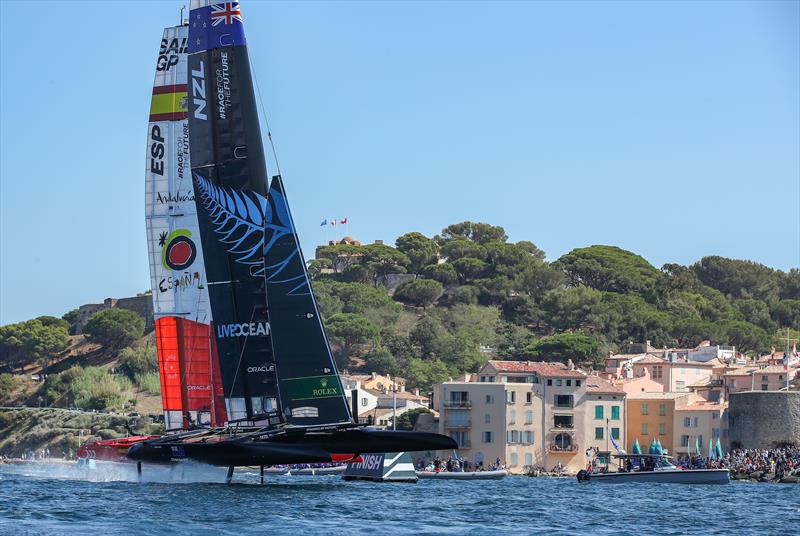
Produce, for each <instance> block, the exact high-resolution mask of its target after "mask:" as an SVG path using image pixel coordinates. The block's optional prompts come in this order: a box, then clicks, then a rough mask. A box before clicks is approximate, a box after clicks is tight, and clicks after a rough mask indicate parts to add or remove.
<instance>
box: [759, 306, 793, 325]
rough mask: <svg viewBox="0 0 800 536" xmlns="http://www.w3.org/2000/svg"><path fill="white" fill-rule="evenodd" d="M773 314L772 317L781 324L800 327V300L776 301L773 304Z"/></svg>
mask: <svg viewBox="0 0 800 536" xmlns="http://www.w3.org/2000/svg"><path fill="white" fill-rule="evenodd" d="M771 314H772V318H774V319H775V321H776V322H777V323H778V324H780V325H781V326H784V327H794V328H800V300H780V301H778V302H775V303H774V304H773V305H772V311H771ZM762 327H763V326H762Z"/></svg>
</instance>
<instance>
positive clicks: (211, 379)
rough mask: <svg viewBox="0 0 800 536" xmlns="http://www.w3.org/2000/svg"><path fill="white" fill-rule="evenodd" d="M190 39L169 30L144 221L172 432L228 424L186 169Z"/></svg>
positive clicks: (156, 89) (154, 114) (156, 98)
mask: <svg viewBox="0 0 800 536" xmlns="http://www.w3.org/2000/svg"><path fill="white" fill-rule="evenodd" d="M187 39H188V28H187V27H186V26H177V27H172V28H166V29H165V30H164V36H163V38H162V39H161V47H160V49H159V54H158V59H157V60H156V77H155V83H154V84H153V96H152V99H151V106H150V122H149V125H148V129H147V167H146V175H145V221H146V227H147V245H148V253H149V259H150V278H151V288H152V292H153V310H154V313H155V323H156V346H157V348H158V362H159V370H160V375H161V396H162V403H163V406H164V417H165V424H166V428H167V429H168V430H174V429H180V428H185V427H186V426H187V425H188V424H189V423H188V420H189V419H191V420H192V422H193V423H194V424H210V425H212V426H215V425H217V424H221V423H224V422H225V420H226V416H225V407H224V401H223V399H222V397H221V395H222V383H221V379H220V375H219V365H218V362H217V356H216V353H215V350H214V347H213V341H212V339H211V311H210V308H209V303H208V291H207V289H206V277H205V268H204V266H203V249H202V247H201V244H200V231H199V228H198V224H197V210H196V206H195V194H194V189H193V186H192V179H191V171H190V167H189V138H188V132H189V126H188V122H187V107H186V98H187V97H186V95H187V80H188V78H187V58H186V52H187ZM187 415H188V417H189V419H186V417H187Z"/></svg>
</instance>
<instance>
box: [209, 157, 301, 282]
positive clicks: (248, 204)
mask: <svg viewBox="0 0 800 536" xmlns="http://www.w3.org/2000/svg"><path fill="white" fill-rule="evenodd" d="M194 179H195V181H196V182H197V186H198V189H199V191H200V200H201V202H202V203H203V207H205V209H206V210H207V211H208V215H209V218H210V220H211V224H212V225H213V226H214V231H215V232H216V233H217V234H218V235H219V241H220V242H222V243H223V244H225V249H226V250H227V251H228V253H230V254H231V255H232V256H233V257H234V260H235V261H236V262H238V263H240V264H244V265H247V266H249V267H250V274H251V275H253V276H263V275H264V260H263V250H264V230H265V228H267V227H271V225H269V224H267V225H265V222H268V221H270V220H271V219H272V218H271V212H272V211H271V209H270V206H269V203H268V202H267V199H266V198H265V197H264V196H262V195H260V194H258V193H256V192H244V191H236V190H234V189H232V188H223V187H221V186H217V185H215V184H212V183H211V182H210V181H209V180H208V179H206V178H205V177H203V176H201V175H198V174H197V173H194ZM283 232H284V234H285V232H288V229H285V230H283Z"/></svg>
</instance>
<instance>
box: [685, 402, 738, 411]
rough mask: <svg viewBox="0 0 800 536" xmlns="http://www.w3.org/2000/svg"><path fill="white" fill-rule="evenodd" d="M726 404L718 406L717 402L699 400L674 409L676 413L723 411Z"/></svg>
mask: <svg viewBox="0 0 800 536" xmlns="http://www.w3.org/2000/svg"><path fill="white" fill-rule="evenodd" d="M727 407H728V405H727V404H720V403H718V402H708V401H706V400H699V401H697V402H692V403H691V404H688V405H686V406H681V407H678V408H676V411H709V410H723V409H725V408H727Z"/></svg>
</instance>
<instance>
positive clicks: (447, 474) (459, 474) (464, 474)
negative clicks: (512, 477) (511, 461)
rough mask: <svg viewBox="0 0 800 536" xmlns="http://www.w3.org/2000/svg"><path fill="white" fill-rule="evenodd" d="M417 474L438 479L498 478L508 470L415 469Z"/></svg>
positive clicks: (420, 476) (421, 476)
mask: <svg viewBox="0 0 800 536" xmlns="http://www.w3.org/2000/svg"><path fill="white" fill-rule="evenodd" d="M417 476H418V477H419V478H430V479H438V480H500V479H501V478H505V477H506V476H508V471H506V470H505V469H497V470H495V471H438V472H437V471H417Z"/></svg>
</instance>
